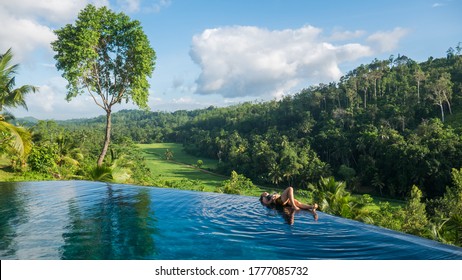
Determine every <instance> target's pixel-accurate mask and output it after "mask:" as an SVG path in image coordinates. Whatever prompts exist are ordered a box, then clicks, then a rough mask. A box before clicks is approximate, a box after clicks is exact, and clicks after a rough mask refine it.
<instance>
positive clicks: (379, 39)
mask: <svg viewBox="0 0 462 280" xmlns="http://www.w3.org/2000/svg"><path fill="white" fill-rule="evenodd" d="M408 33H409V31H408V30H407V29H404V28H400V27H397V28H395V29H393V31H389V32H376V33H374V34H372V35H370V36H369V37H368V38H367V40H366V41H367V42H368V43H369V44H370V45H371V46H372V47H373V48H374V49H376V50H377V51H378V52H390V51H392V50H394V49H395V48H396V47H397V46H398V43H399V40H401V38H402V37H404V36H406V35H407V34H408Z"/></svg>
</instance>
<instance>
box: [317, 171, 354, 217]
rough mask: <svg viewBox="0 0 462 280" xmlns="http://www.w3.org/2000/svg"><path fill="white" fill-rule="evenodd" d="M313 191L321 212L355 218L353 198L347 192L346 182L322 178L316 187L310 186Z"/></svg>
mask: <svg viewBox="0 0 462 280" xmlns="http://www.w3.org/2000/svg"><path fill="white" fill-rule="evenodd" d="M309 188H310V189H311V190H312V191H313V200H314V201H317V202H318V204H319V208H320V210H322V211H324V212H326V213H330V214H334V215H338V216H342V217H346V218H353V208H354V203H353V197H352V196H351V194H350V193H349V192H348V191H347V190H346V184H345V182H337V181H335V179H334V178H333V177H328V178H321V179H320V180H319V182H318V183H317V185H316V186H314V185H309Z"/></svg>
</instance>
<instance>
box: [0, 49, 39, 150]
mask: <svg viewBox="0 0 462 280" xmlns="http://www.w3.org/2000/svg"><path fill="white" fill-rule="evenodd" d="M12 60H13V52H12V51H11V49H9V50H7V51H6V52H5V53H4V54H0V135H2V139H0V145H8V146H10V147H12V148H13V149H14V150H15V151H16V152H17V153H19V155H20V156H21V157H24V156H25V155H27V153H28V152H29V151H30V149H31V147H32V141H31V135H30V133H29V131H28V130H26V129H25V128H22V127H17V126H14V125H12V124H10V123H9V122H8V120H10V119H13V118H14V117H13V116H12V115H11V114H10V113H8V112H6V111H5V109H6V108H15V107H19V106H21V107H24V108H25V109H27V105H26V101H25V96H26V95H27V94H29V93H31V92H36V91H37V90H38V88H37V87H34V86H31V85H23V86H21V87H18V88H16V87H15V86H16V82H15V76H14V75H15V74H16V72H17V70H18V68H19V65H18V64H12V63H11V61H12Z"/></svg>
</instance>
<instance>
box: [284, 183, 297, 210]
mask: <svg viewBox="0 0 462 280" xmlns="http://www.w3.org/2000/svg"><path fill="white" fill-rule="evenodd" d="M281 199H282V201H283V202H284V204H286V203H287V202H288V203H290V204H289V205H290V206H292V208H293V209H294V210H299V209H300V208H299V207H298V206H297V204H296V203H295V198H294V188H292V187H288V188H287V189H285V190H284V191H283V192H282V194H281Z"/></svg>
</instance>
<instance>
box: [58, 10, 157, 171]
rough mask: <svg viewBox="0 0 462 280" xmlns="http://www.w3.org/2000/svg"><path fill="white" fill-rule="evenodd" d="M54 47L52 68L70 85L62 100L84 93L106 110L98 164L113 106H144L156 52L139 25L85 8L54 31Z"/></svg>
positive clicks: (106, 144) (107, 140) (103, 153)
mask: <svg viewBox="0 0 462 280" xmlns="http://www.w3.org/2000/svg"><path fill="white" fill-rule="evenodd" d="M55 33H56V35H57V40H56V41H54V42H53V43H52V47H53V50H54V51H55V52H56V55H55V59H56V61H57V63H56V67H57V68H58V70H61V71H63V77H64V78H65V79H66V80H67V81H68V87H67V88H68V93H67V96H66V99H67V100H68V101H69V100H71V99H72V98H74V97H76V96H78V95H80V94H83V93H84V90H86V91H87V92H88V93H89V94H90V96H91V97H92V98H93V101H94V102H95V103H96V104H97V105H98V106H99V107H101V108H102V109H103V110H104V111H105V112H106V134H105V141H104V145H103V147H102V151H101V154H100V156H99V158H98V161H97V164H98V165H99V166H101V165H102V164H103V160H104V157H105V156H106V152H107V150H108V147H109V143H110V138H111V113H112V110H113V106H114V105H115V104H118V103H121V102H122V101H125V102H128V101H129V100H132V101H133V103H135V104H136V105H137V106H138V107H140V108H147V101H148V89H149V83H148V81H147V77H150V76H151V74H152V72H153V70H154V61H155V52H154V50H153V49H152V48H151V47H150V45H149V41H148V38H147V36H146V35H145V34H144V32H143V30H142V28H141V25H140V22H139V21H136V20H133V21H132V20H130V18H129V17H128V16H126V15H125V14H123V13H119V14H116V13H114V12H112V11H111V10H109V9H108V8H106V7H101V8H98V9H97V8H96V7H95V6H93V5H87V6H86V7H85V8H84V9H83V10H82V11H81V12H80V13H79V15H78V19H77V21H76V22H75V25H71V24H68V25H66V26H64V27H63V28H61V29H59V30H56V31H55Z"/></svg>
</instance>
